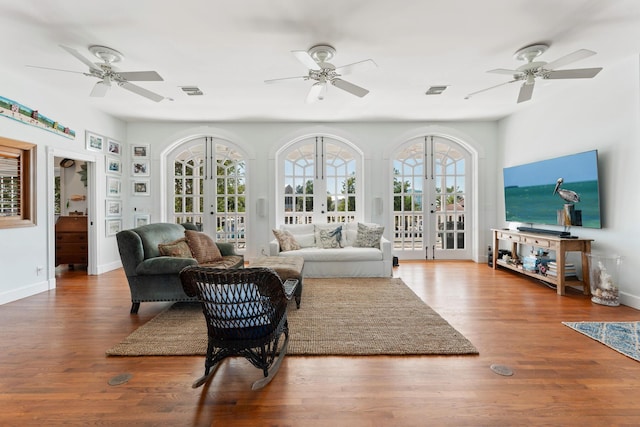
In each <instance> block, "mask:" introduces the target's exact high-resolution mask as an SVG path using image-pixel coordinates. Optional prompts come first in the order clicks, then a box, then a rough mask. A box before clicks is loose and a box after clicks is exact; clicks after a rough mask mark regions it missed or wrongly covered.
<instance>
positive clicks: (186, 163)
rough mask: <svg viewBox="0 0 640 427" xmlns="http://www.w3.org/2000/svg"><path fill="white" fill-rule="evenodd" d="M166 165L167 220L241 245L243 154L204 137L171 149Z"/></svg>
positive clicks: (243, 184) (223, 142)
mask: <svg viewBox="0 0 640 427" xmlns="http://www.w3.org/2000/svg"><path fill="white" fill-rule="evenodd" d="M167 165H169V167H168V168H167V172H168V177H167V178H168V179H167V182H168V183H169V185H168V188H167V191H168V195H167V196H168V197H167V200H168V206H167V208H168V215H167V217H168V218H169V220H170V221H173V222H176V223H184V222H191V223H194V224H196V225H197V226H198V228H200V229H201V230H203V231H207V232H208V233H209V234H212V235H213V234H215V237H216V240H217V241H220V242H232V243H234V244H235V246H236V248H238V249H242V248H244V247H245V226H246V223H247V222H246V190H247V189H246V156H245V155H244V154H243V153H241V152H240V150H239V149H237V148H236V147H234V146H233V144H232V143H231V142H230V141H226V140H223V139H220V138H212V137H204V138H197V139H193V140H191V141H187V142H185V143H183V144H181V145H179V146H178V147H176V148H174V149H173V150H171V152H170V153H169V154H168V155H167Z"/></svg>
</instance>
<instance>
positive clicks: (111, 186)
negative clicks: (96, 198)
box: [107, 176, 121, 197]
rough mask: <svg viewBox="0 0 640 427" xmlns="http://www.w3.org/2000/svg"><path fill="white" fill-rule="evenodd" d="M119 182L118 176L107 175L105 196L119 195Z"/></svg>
mask: <svg viewBox="0 0 640 427" xmlns="http://www.w3.org/2000/svg"><path fill="white" fill-rule="evenodd" d="M120 190H121V183H120V180H119V179H118V178H114V177H111V176H108V177H107V197H120Z"/></svg>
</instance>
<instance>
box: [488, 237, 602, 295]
mask: <svg viewBox="0 0 640 427" xmlns="http://www.w3.org/2000/svg"><path fill="white" fill-rule="evenodd" d="M492 232H493V253H494V256H493V268H494V269H495V268H497V267H503V268H506V269H509V270H513V271H516V272H518V273H520V274H524V275H525V276H529V277H534V278H536V279H539V280H543V281H545V282H548V283H551V284H553V285H556V289H557V292H558V295H564V294H565V288H566V284H567V283H566V282H567V281H568V280H567V278H566V277H565V271H564V268H565V260H566V253H567V252H580V253H581V255H582V281H579V280H571V279H569V280H570V281H571V284H572V285H574V284H575V285H580V286H582V291H583V293H584V294H585V295H589V294H590V292H591V289H590V287H589V264H588V259H587V254H588V253H590V252H591V242H592V241H593V240H592V239H577V238H576V239H572V238H564V237H558V236H553V235H543V234H535V233H528V232H527V233H525V232H520V231H512V230H502V229H493V230H492ZM501 240H502V241H507V242H510V243H511V247H510V250H511V254H512V256H513V259H514V260H515V261H517V260H518V247H519V245H526V246H532V247H534V248H541V249H543V250H545V251H555V253H556V264H557V266H558V275H557V277H553V276H545V275H542V274H538V273H536V272H533V271H527V270H525V269H523V268H518V267H517V265H513V264H508V263H506V262H505V261H502V260H498V257H497V254H498V249H499V247H500V241H501Z"/></svg>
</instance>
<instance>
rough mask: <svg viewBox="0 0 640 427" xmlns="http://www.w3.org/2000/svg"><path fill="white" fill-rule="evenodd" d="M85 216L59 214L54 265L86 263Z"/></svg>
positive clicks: (87, 251)
mask: <svg viewBox="0 0 640 427" xmlns="http://www.w3.org/2000/svg"><path fill="white" fill-rule="evenodd" d="M88 248H89V244H88V242H87V217H86V216H81V215H77V216H75V215H74V216H61V217H60V218H59V219H58V222H56V266H58V265H60V264H72V265H73V264H84V265H86V264H87V263H88V256H89V255H88V254H89V250H88Z"/></svg>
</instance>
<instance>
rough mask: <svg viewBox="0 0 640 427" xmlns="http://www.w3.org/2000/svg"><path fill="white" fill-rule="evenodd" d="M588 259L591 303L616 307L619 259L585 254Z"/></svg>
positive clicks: (611, 256)
mask: <svg viewBox="0 0 640 427" xmlns="http://www.w3.org/2000/svg"><path fill="white" fill-rule="evenodd" d="M586 255H587V257H588V259H589V281H590V282H591V283H590V285H591V301H593V302H595V303H596V304H602V305H609V306H618V305H620V294H619V290H618V270H619V268H620V262H621V258H620V257H619V256H617V255H610V256H605V255H598V254H586Z"/></svg>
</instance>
